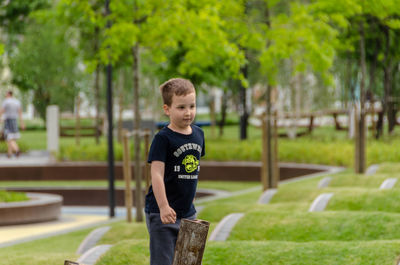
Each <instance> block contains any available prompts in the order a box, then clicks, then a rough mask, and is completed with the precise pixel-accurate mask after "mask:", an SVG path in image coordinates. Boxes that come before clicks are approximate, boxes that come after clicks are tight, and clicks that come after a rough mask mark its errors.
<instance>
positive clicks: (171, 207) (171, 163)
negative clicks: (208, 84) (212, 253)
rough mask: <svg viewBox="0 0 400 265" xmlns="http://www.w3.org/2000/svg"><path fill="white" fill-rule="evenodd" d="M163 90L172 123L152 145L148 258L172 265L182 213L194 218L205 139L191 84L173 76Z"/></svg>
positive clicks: (160, 264) (153, 264) (157, 264)
mask: <svg viewBox="0 0 400 265" xmlns="http://www.w3.org/2000/svg"><path fill="white" fill-rule="evenodd" d="M160 90H161V94H162V97H163V102H164V105H163V109H164V112H165V114H166V115H167V116H168V117H169V120H170V123H169V124H168V125H167V126H166V127H164V128H163V129H161V130H160V132H158V133H157V134H156V135H155V137H154V140H153V142H152V144H151V147H150V152H149V158H148V163H151V181H152V185H151V186H150V189H149V192H148V194H147V195H146V206H145V212H146V223H147V229H148V231H149V234H150V264H151V265H170V264H172V261H173V257H174V250H175V244H176V239H177V236H178V231H179V225H180V220H181V218H186V219H195V218H196V210H195V208H194V205H193V200H194V196H195V194H196V187H197V178H198V174H199V171H200V165H199V161H200V157H201V156H204V154H205V143H204V133H203V131H202V130H201V129H200V128H199V127H197V126H195V125H192V122H193V120H194V117H195V116H196V91H195V88H194V86H193V84H192V83H191V82H190V81H189V80H186V79H182V78H174V79H170V80H168V81H167V82H165V83H164V84H162V85H161V86H160Z"/></svg>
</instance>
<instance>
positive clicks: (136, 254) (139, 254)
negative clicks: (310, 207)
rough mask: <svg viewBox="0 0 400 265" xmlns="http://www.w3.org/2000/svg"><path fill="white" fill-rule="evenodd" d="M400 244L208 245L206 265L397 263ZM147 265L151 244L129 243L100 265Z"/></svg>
mask: <svg viewBox="0 0 400 265" xmlns="http://www.w3.org/2000/svg"><path fill="white" fill-rule="evenodd" d="M399 249H400V241H399V240H393V241H369V242H335V241H332V242H321V241H319V242H307V243H296V242H284V241H268V242H265V241H264V242H262V241H260V242H254V241H228V242H208V243H207V247H206V250H205V252H204V258H203V262H202V264H203V265H236V264H237V265H266V264H274V265H275V264H281V265H291V264H293V265H299V264H301V265H320V264H346V265H359V264H363V265H364V264H365V265H375V264H393V261H394V260H395V259H396V258H397V256H398V254H399ZM111 264H113V265H125V264H135V265H147V264H149V252H148V242H147V241H145V240H134V239H131V240H125V241H122V242H119V243H118V244H116V245H114V246H113V247H112V248H111V250H110V251H109V252H107V253H106V254H105V255H104V256H103V257H102V258H101V260H100V261H98V262H97V263H96V265H111Z"/></svg>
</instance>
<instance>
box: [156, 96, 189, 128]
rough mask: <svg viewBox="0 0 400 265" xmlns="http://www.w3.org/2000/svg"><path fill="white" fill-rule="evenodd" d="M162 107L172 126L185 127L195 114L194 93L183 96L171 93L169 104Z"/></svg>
mask: <svg viewBox="0 0 400 265" xmlns="http://www.w3.org/2000/svg"><path fill="white" fill-rule="evenodd" d="M163 108H164V112H165V114H166V115H167V116H169V120H170V122H171V124H172V125H173V126H175V127H177V128H179V129H186V128H187V127H189V126H190V124H192V122H193V120H194V117H195V116H196V93H194V92H193V93H190V94H187V95H185V96H177V95H173V96H172V103H171V106H168V105H164V107H163Z"/></svg>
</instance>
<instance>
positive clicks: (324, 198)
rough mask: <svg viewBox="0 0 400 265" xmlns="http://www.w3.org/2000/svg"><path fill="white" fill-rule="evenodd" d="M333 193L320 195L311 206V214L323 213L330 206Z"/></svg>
mask: <svg viewBox="0 0 400 265" xmlns="http://www.w3.org/2000/svg"><path fill="white" fill-rule="evenodd" d="M332 196H333V193H322V194H320V195H319V196H318V197H317V198H316V199H315V200H314V201H313V203H312V204H311V206H310V209H308V211H309V212H322V211H324V210H325V208H326V206H327V205H328V202H329V200H330V199H331V198H332Z"/></svg>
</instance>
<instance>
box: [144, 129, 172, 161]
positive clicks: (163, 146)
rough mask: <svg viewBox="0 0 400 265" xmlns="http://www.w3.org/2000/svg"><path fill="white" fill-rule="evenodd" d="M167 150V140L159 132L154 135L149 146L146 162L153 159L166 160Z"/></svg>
mask: <svg viewBox="0 0 400 265" xmlns="http://www.w3.org/2000/svg"><path fill="white" fill-rule="evenodd" d="M167 151H168V140H167V139H166V138H165V137H163V136H162V135H160V134H156V135H155V136H154V139H153V142H152V143H151V146H150V151H149V157H148V160H147V162H148V163H151V162H153V161H162V162H166V160H167Z"/></svg>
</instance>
